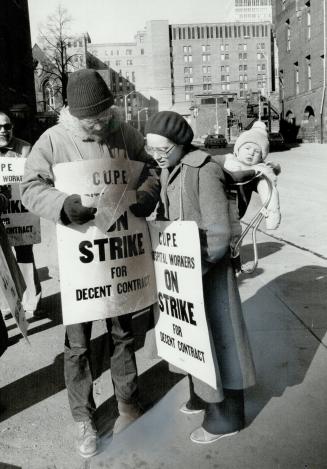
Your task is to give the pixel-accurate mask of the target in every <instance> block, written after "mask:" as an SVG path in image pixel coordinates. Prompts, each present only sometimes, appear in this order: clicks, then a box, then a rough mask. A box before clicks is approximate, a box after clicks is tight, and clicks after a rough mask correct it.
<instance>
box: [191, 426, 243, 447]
mask: <svg viewBox="0 0 327 469" xmlns="http://www.w3.org/2000/svg"><path fill="white" fill-rule="evenodd" d="M237 433H238V431H236V432H231V433H218V434H214V433H209V432H207V430H205V429H204V428H203V427H199V428H197V429H196V430H194V431H193V432H192V433H191V434H190V440H191V441H193V443H198V444H201V445H208V444H210V443H214V442H215V441H218V440H221V439H222V438H225V437H226V436H234V435H237Z"/></svg>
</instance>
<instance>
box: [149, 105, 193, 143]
mask: <svg viewBox="0 0 327 469" xmlns="http://www.w3.org/2000/svg"><path fill="white" fill-rule="evenodd" d="M145 133H146V134H157V135H161V136H163V137H166V138H168V139H169V140H171V141H172V142H174V143H176V144H177V145H187V144H189V143H191V142H192V140H193V135H194V134H193V130H192V128H191V127H190V125H189V124H188V123H187V121H186V120H185V119H184V117H183V116H181V115H180V114H178V113H177V112H173V111H161V112H158V113H157V114H154V115H153V116H152V117H151V118H150V119H149V120H148V122H147V123H146V126H145Z"/></svg>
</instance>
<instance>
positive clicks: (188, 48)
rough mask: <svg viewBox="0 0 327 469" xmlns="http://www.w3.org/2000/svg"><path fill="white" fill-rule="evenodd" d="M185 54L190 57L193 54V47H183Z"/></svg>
mask: <svg viewBox="0 0 327 469" xmlns="http://www.w3.org/2000/svg"><path fill="white" fill-rule="evenodd" d="M183 52H184V54H187V55H190V54H192V46H184V47H183Z"/></svg>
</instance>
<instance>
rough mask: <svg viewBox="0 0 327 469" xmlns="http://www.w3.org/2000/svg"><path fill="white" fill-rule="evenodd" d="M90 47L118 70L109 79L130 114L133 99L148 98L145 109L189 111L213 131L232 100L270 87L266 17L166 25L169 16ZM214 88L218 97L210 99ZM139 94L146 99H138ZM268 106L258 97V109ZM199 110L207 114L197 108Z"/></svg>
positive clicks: (199, 128)
mask: <svg viewBox="0 0 327 469" xmlns="http://www.w3.org/2000/svg"><path fill="white" fill-rule="evenodd" d="M89 50H90V51H91V52H92V54H93V55H95V56H96V57H98V58H99V59H101V61H103V62H105V63H106V64H107V66H108V67H109V68H110V70H111V72H114V73H116V75H117V74H118V81H116V82H115V81H114V80H112V79H111V87H112V90H113V91H114V93H115V94H116V97H117V98H118V99H117V104H120V105H127V106H125V107H127V111H128V114H129V115H131V110H132V106H133V100H134V101H136V104H135V106H136V108H137V109H142V107H145V106H147V109H148V112H149V113H151V112H154V111H156V110H164V109H173V110H176V111H177V112H179V113H181V114H183V115H184V116H186V117H187V118H189V120H190V122H191V123H192V125H193V127H194V129H195V131H196V133H197V134H199V135H201V134H203V133H205V132H208V131H215V130H216V127H217V120H218V122H219V125H218V127H220V129H218V130H219V131H221V132H223V133H225V132H226V127H227V112H231V111H228V110H227V108H232V107H233V105H231V104H230V103H231V102H233V101H235V100H237V99H241V100H246V99H248V98H249V96H251V97H252V98H253V96H256V97H255V99H256V101H257V102H258V101H259V95H261V96H264V97H266V98H267V97H268V96H269V97H270V99H271V97H272V96H273V94H274V91H275V74H274V72H273V70H274V53H273V52H274V48H273V37H272V31H271V23H269V22H264V23H258V22H256V23H244V24H243V23H209V24H172V25H169V23H168V21H166V20H156V21H148V22H147V23H146V27H145V29H144V30H143V31H139V32H138V33H137V34H136V36H135V42H133V43H119V44H114V43H106V44H90V45H89ZM123 78H124V79H125V83H123ZM132 86H134V87H135V90H136V93H133V92H132V90H131V87H132ZM217 93H218V94H219V95H220V96H218V97H217V98H213V99H211V101H210V99H209V100H208V99H207V98H210V97H213V96H216V95H217ZM200 95H204V96H203V99H202V98H201V97H199V96H200ZM141 97H143V98H144V99H145V100H148V104H144V102H143V103H142V102H141V103H139V102H137V100H140V99H141ZM266 108H267V107H266V106H264V105H262V113H263V112H264V111H265V110H266ZM194 111H196V112H194ZM204 111H206V113H207V118H206V119H204V118H202V116H201V113H203V112H204ZM212 114H213V116H214V119H212V116H211V115H212ZM143 118H146V114H145V113H144V114H143ZM197 118H199V119H198V122H196V119H197ZM201 122H203V124H201Z"/></svg>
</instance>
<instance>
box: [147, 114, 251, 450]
mask: <svg viewBox="0 0 327 469" xmlns="http://www.w3.org/2000/svg"><path fill="white" fill-rule="evenodd" d="M145 130H146V140H147V147H146V149H147V152H148V154H150V155H151V156H152V157H153V158H154V159H155V160H156V162H157V164H158V165H159V166H160V168H161V184H162V189H161V202H160V207H159V210H158V214H159V213H160V217H162V219H166V220H170V221H173V220H177V219H182V220H188V221H195V222H196V223H197V225H198V227H199V230H200V239H201V256H202V259H201V260H202V275H203V292H204V302H205V309H206V315H207V321H208V327H209V328H210V331H211V335H212V337H213V343H214V353H215V354H216V356H217V364H218V370H217V390H216V389H214V388H212V387H210V386H209V385H207V384H205V383H203V382H202V381H200V380H198V379H196V378H194V377H191V376H189V384H190V398H189V400H188V401H187V402H186V404H184V405H183V406H182V408H181V409H180V410H181V411H182V412H184V413H189V414H194V413H199V412H202V411H204V419H203V422H202V425H201V427H199V428H197V429H196V430H194V431H193V432H192V433H191V435H190V438H191V440H192V441H193V442H195V443H212V442H214V441H217V440H218V439H220V438H222V437H224V436H231V435H234V434H236V433H237V432H238V431H239V430H241V429H242V428H243V427H244V396H243V390H244V389H245V388H247V387H249V386H252V385H253V384H254V383H255V372H254V365H253V360H252V355H251V350H250V346H249V342H248V336H247V332H246V326H245V323H244V318H243V314H242V308H241V302H240V296H239V291H238V287H237V283H236V279H235V275H234V271H233V268H232V265H231V262H230V252H229V244H230V236H231V228H230V222H229V217H228V202H227V198H226V195H225V189H224V184H225V181H224V173H223V171H222V169H221V167H220V166H219V165H218V164H217V163H216V162H214V161H212V159H211V157H210V155H209V154H207V153H205V152H203V151H201V150H198V149H196V148H195V147H193V146H192V145H191V141H192V139H193V131H192V129H191V127H190V126H189V125H188V123H187V122H186V120H185V119H184V118H183V117H182V116H181V115H179V114H177V113H175V112H171V111H162V112H159V113H157V114H155V115H154V116H152V118H151V119H150V120H149V121H148V122H147V126H146V129H145Z"/></svg>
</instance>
